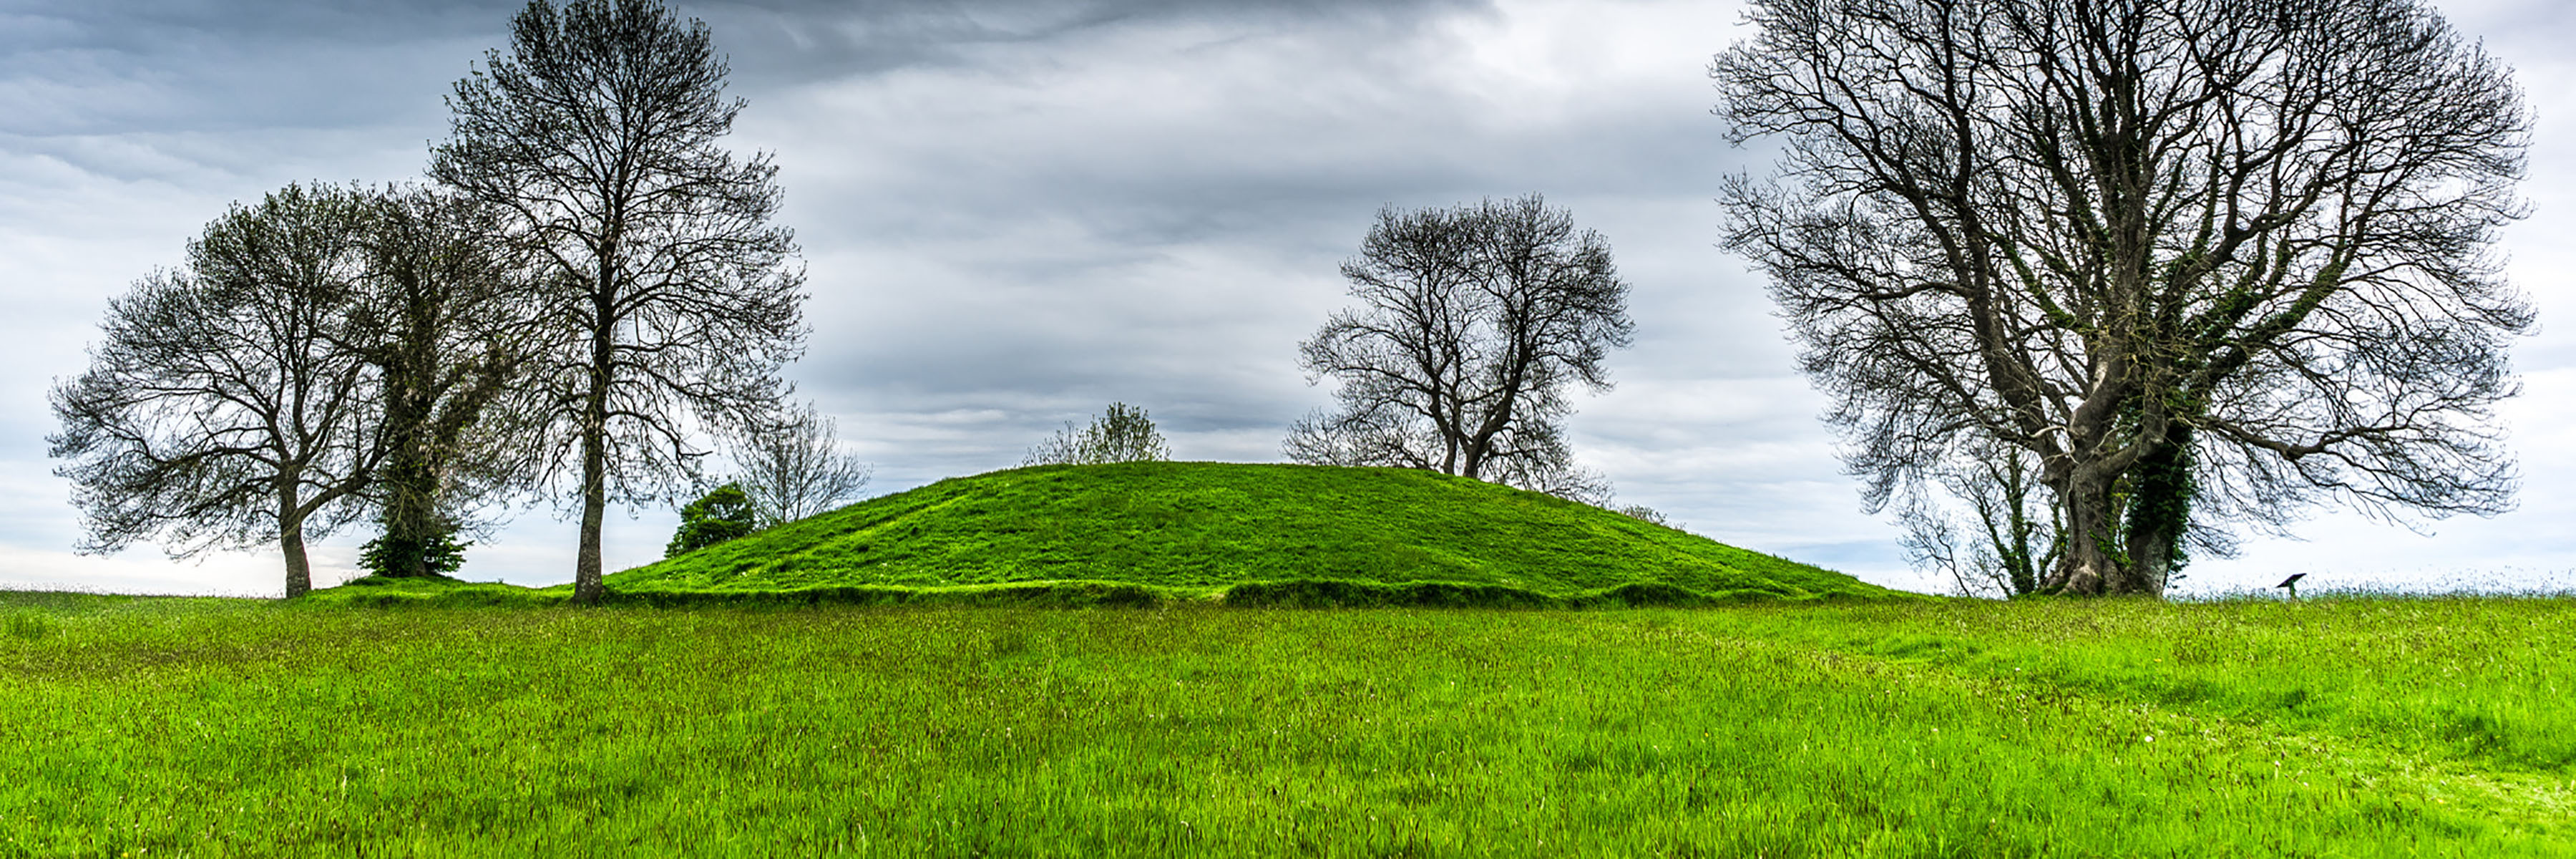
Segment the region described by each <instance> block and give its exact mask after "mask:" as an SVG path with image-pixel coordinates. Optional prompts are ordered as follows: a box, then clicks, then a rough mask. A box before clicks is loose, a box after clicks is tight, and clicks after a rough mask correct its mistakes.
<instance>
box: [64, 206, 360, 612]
mask: <svg viewBox="0 0 2576 859" xmlns="http://www.w3.org/2000/svg"><path fill="white" fill-rule="evenodd" d="M365 214H366V213H365V203H364V199H363V197H362V196H361V195H359V194H357V193H355V192H353V191H349V190H345V189H339V188H333V187H330V186H323V185H314V186H304V185H289V186H287V187H286V188H284V189H281V190H279V191H276V192H274V193H271V194H269V195H267V197H265V198H264V199H262V200H261V201H260V203H259V204H258V205H257V206H249V207H245V206H239V205H236V206H234V207H232V209H231V210H229V211H227V212H225V213H224V215H223V217H221V218H218V219H216V220H215V221H214V222H213V223H212V224H209V225H207V227H206V231H205V233H204V234H203V235H202V236H200V237H199V238H198V239H197V240H195V241H193V242H190V243H189V245H188V255H187V258H188V262H187V265H186V266H185V267H184V268H182V269H180V270H177V271H165V272H160V273H156V274H153V275H151V276H148V277H145V278H144V279H142V280H141V281H138V282H137V283H136V284H135V285H134V289H133V291H132V292H130V293H127V294H126V295H125V296H124V297H123V298H120V299H117V300H116V301H113V302H111V303H110V304H109V305H108V313H107V319H106V320H105V321H104V322H103V323H101V326H100V327H101V329H102V334H103V335H104V339H103V340H102V341H101V342H100V343H98V344H97V345H95V346H93V347H91V349H90V368H89V371H88V372H86V373H83V374H82V375H81V376H80V377H79V378H77V379H74V380H71V381H70V382H67V383H59V384H57V385H56V386H55V388H54V389H53V392H52V402H53V409H54V415H55V416H56V417H57V418H58V419H59V420H60V421H61V422H62V431H61V432H59V433H57V434H55V435H53V436H51V437H50V438H49V439H48V440H49V441H50V442H51V443H52V454H53V455H54V456H55V457H57V458H60V459H64V460H67V462H65V463H64V464H63V465H62V466H61V467H59V468H58V469H56V471H55V473H56V474H60V475H62V476H64V477H68V478H70V479H71V480H72V484H73V489H72V503H73V505H74V506H76V507H78V508H80V510H81V513H82V518H83V519H84V520H85V524H86V525H87V527H88V530H89V536H88V538H87V539H86V540H85V541H84V542H83V543H82V545H81V550H82V551H84V552H91V553H108V552H114V551H116V550H118V549H121V548H123V547H125V546H127V545H129V544H131V543H132V542H133V541H135V540H140V539H147V538H151V539H157V540H159V541H160V543H161V545H162V547H163V548H164V549H165V550H166V551H168V552H169V553H170V554H171V556H172V557H185V556H189V555H194V554H196V553H198V552H201V551H204V550H206V549H209V548H225V549H234V548H248V547H250V546H253V545H256V544H258V543H262V542H267V541H272V540H273V541H275V542H276V544H277V546H278V548H279V550H280V551H281V552H283V553H284V554H285V556H286V595H287V596H289V597H296V596H302V595H303V594H304V593H305V592H306V591H309V590H311V589H312V586H313V574H312V565H311V562H310V561H309V560H308V559H307V557H306V555H305V540H306V538H308V537H321V536H325V535H327V534H329V533H330V531H331V530H332V529H333V528H334V527H336V526H338V525H341V524H344V523H346V522H347V521H349V520H350V519H351V518H353V514H354V513H355V512H357V511H358V510H359V509H360V508H359V507H357V506H356V505H351V504H346V503H342V502H344V501H346V500H348V499H349V498H350V496H351V495H352V494H353V493H355V492H358V491H359V490H361V489H363V488H364V487H365V486H366V483H367V479H368V477H369V475H370V474H372V473H373V470H374V468H375V466H376V463H377V462H378V460H379V459H380V458H381V457H382V453H383V446H382V444H381V435H380V432H379V430H380V427H379V426H378V425H376V424H375V423H374V422H373V421H374V419H376V418H377V417H378V416H379V415H380V414H381V411H380V409H379V408H378V404H377V403H376V402H375V401H374V400H373V399H372V394H373V393H374V392H375V391H376V390H377V387H376V385H375V381H374V379H373V376H372V374H371V373H370V368H369V365H368V364H367V362H365V361H364V360H361V358H360V357H359V355H358V354H357V353H356V352H354V351H353V350H351V349H349V348H348V347H347V344H348V343H350V342H353V341H354V340H356V339H357V337H356V331H355V329H353V328H352V326H351V325H350V319H349V317H348V314H347V313H346V312H345V311H346V309H347V308H349V307H350V306H352V305H354V304H355V303H356V300H357V298H358V296H359V293H360V287H359V284H358V280H359V278H360V277H361V275H362V273H363V270H364V255H363V254H362V253H360V252H359V248H358V247H357V245H356V244H355V243H354V238H355V237H356V236H359V235H361V234H362V233H363V231H364V221H365Z"/></svg>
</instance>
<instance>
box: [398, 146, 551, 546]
mask: <svg viewBox="0 0 2576 859" xmlns="http://www.w3.org/2000/svg"><path fill="white" fill-rule="evenodd" d="M369 203H370V206H369V217H368V223H367V227H368V228H367V229H366V230H365V231H364V232H363V233H361V234H360V235H359V240H360V242H361V244H362V245H363V247H364V252H365V257H366V261H367V266H366V269H365V275H364V281H363V285H364V288H362V289H361V290H359V294H358V296H357V298H358V300H357V301H356V302H355V305H354V313H353V320H354V327H355V331H354V332H353V336H356V337H358V338H360V342H358V343H354V344H351V345H352V346H353V348H355V349H357V350H358V351H359V354H360V355H361V356H362V357H363V359H364V360H366V361H367V362H368V363H369V364H372V365H374V367H375V368H376V371H377V372H376V378H377V379H378V380H379V384H380V385H381V387H382V390H381V391H380V393H379V396H378V402H379V403H380V404H381V407H382V409H383V421H382V426H383V431H384V436H385V439H384V444H385V459H384V463H383V467H382V468H380V469H379V473H378V474H377V476H376V479H375V480H374V481H373V483H372V486H371V487H370V489H369V490H368V491H367V493H366V495H367V498H368V500H369V501H370V502H371V503H373V504H374V505H375V506H376V508H377V511H378V518H379V522H380V523H381V524H382V526H383V533H382V535H381V536H379V537H378V538H377V539H376V540H375V541H373V542H371V543H369V544H368V546H367V547H366V551H365V552H363V553H362V554H361V562H362V564H365V565H366V566H368V567H369V568H370V569H372V570H373V571H374V572H375V573H377V574H380V575H387V576H428V575H432V574H434V573H435V574H445V573H450V572H453V571H454V568H455V566H456V565H457V564H460V563H462V560H463V559H462V556H461V554H460V553H461V552H462V548H463V547H462V545H461V544H460V543H458V542H457V540H456V535H457V533H458V532H459V531H460V530H461V529H463V528H464V527H465V526H466V524H467V520H468V519H470V518H472V510H473V508H474V507H476V506H477V505H478V504H481V503H485V502H488V501H489V500H491V499H492V498H493V496H495V495H496V494H498V493H499V492H502V491H506V490H509V489H511V488H512V487H514V486H516V485H517V484H518V483H519V482H520V481H521V480H523V479H524V478H525V477H526V473H527V466H528V465H529V463H528V462H527V460H528V458H529V453H530V452H531V450H532V449H533V446H532V445H531V444H530V442H531V441H532V439H531V438H530V435H531V432H530V431H531V430H533V429H534V428H535V427H534V426H532V423H533V422H531V421H528V420H525V419H524V418H523V417H522V416H523V415H525V414H527V413H528V412H530V411H534V410H530V409H526V408H524V407H525V406H527V405H528V404H527V403H523V402H516V400H522V399H526V396H525V395H524V391H523V386H521V385H519V384H517V383H518V382H519V381H520V378H521V376H522V375H523V374H524V372H525V371H526V369H527V367H528V365H529V363H530V362H531V361H533V360H534V359H535V358H536V357H537V355H538V354H539V352H540V348H541V346H542V341H541V340H540V338H541V337H542V336H543V335H544V333H545V332H543V331H542V330H540V329H539V327H538V326H537V325H536V324H535V323H536V321H537V320H536V319H535V318H534V315H533V311H534V310H535V308H533V307H532V306H530V302H528V301H527V298H528V294H529V289H528V287H527V284H526V283H525V278H524V266H522V265H521V264H520V262H521V261H520V260H519V258H518V256H517V255H516V254H514V253H512V250H513V249H512V248H511V246H510V245H509V244H508V243H507V242H506V241H504V239H505V238H506V237H505V236H504V235H503V233H502V229H501V223H500V219H499V217H498V214H499V213H498V212H497V211H496V210H494V209H492V208H490V207H488V206H484V205H481V204H479V203H477V202H475V201H473V200H471V199H468V198H464V197H461V196H457V195H454V194H448V193H442V192H439V191H436V190H432V189H426V188H400V187H395V188H387V189H386V190H385V191H384V192H383V193H381V194H378V195H374V197H373V198H372V199H371V200H370V201H369ZM496 406H497V407H496Z"/></svg>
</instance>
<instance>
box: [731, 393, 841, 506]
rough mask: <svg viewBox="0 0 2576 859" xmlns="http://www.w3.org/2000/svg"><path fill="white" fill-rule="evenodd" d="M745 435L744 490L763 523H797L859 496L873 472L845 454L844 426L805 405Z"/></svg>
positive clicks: (741, 448)
mask: <svg viewBox="0 0 2576 859" xmlns="http://www.w3.org/2000/svg"><path fill="white" fill-rule="evenodd" d="M756 426H757V429H755V430H754V431H752V432H748V433H745V434H744V435H743V438H742V439H741V440H740V441H739V443H738V444H737V447H736V452H735V454H734V460H735V462H736V464H737V465H740V466H741V467H742V475H741V477H740V478H739V479H737V480H735V481H734V482H735V484H736V485H739V486H741V487H742V489H743V491H744V493H746V494H747V496H748V497H749V498H750V499H751V505H752V507H753V508H754V509H756V510H758V511H759V513H760V518H761V519H763V520H765V521H764V522H763V523H762V526H763V527H768V526H771V525H777V524H779V523H782V522H794V521H796V520H798V519H803V518H805V517H808V516H812V515H814V514H817V513H821V512H824V511H826V510H830V509H832V508H833V507H834V506H836V505H838V504H840V503H841V502H842V501H846V500H849V499H850V498H853V497H856V496H857V495H858V494H859V490H860V489H861V488H864V487H866V486H867V485H868V476H869V475H870V474H871V473H872V472H873V471H874V469H871V468H870V467H869V466H868V465H867V464H866V463H862V462H860V461H859V460H858V458H857V457H854V456H851V455H849V454H846V453H842V452H841V439H840V424H839V422H838V421H835V420H833V419H832V418H830V417H828V416H825V415H823V414H821V413H819V412H817V411H815V410H814V404H812V403H807V404H805V405H804V406H802V407H800V408H796V409H793V410H790V411H788V412H786V413H785V414H784V415H781V416H780V417H778V418H777V419H775V420H768V421H763V422H761V423H760V424H758V425H756Z"/></svg>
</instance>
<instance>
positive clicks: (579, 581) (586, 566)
mask: <svg viewBox="0 0 2576 859" xmlns="http://www.w3.org/2000/svg"><path fill="white" fill-rule="evenodd" d="M603 269H605V267H604V266H603ZM599 304H600V307H599V308H598V310H597V312H598V313H599V314H600V316H601V318H602V319H605V318H606V317H607V315H608V308H607V306H606V305H607V302H605V301H601V302H599ZM614 330H615V329H614V328H613V327H610V326H607V325H602V326H601V328H600V330H597V331H594V332H593V333H592V335H591V350H590V358H591V364H590V391H589V392H588V393H587V394H586V395H585V396H584V397H583V398H582V415H581V554H580V555H579V557H578V558H577V559H576V560H575V561H574V567H573V574H572V601H573V603H574V604H576V605H592V604H596V603H598V602H599V598H600V596H601V595H603V594H605V593H607V591H608V586H607V584H606V583H605V582H604V581H603V579H602V577H601V572H600V550H599V541H600V526H601V524H602V523H603V521H604V520H606V519H607V516H608V382H609V373H610V366H611V365H610V360H609V359H610V357H611V355H612V354H613V353H612V351H611V348H610V340H609V338H610V337H612V336H613V332H614Z"/></svg>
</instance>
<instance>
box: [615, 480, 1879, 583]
mask: <svg viewBox="0 0 2576 859" xmlns="http://www.w3.org/2000/svg"><path fill="white" fill-rule="evenodd" d="M1068 583H1091V584H1095V585H1099V586H1104V587H1120V588H1144V589H1150V590H1152V591H1156V592H1161V593H1166V594H1172V593H1177V594H1181V595H1200V596H1207V595H1215V594H1218V593H1223V594H1224V595H1225V599H1226V601H1228V602H1230V603H1262V602H1274V603H1275V602H1287V603H1300V602H1315V603H1332V604H1353V603H1372V602H1415V603H1419V602H1435V603H1436V602H1458V603H1481V604H1494V603H1511V602H1516V601H1517V602H1529V603H1538V604H1545V603H1563V602H1566V601H1569V600H1571V601H1576V602H1580V601H1583V600H1585V599H1599V598H1608V599H1616V600H1621V601H1628V602H1692V601H1698V600H1703V599H1731V598H1748V597H1750V598H1787V599H1802V598H1810V597H1818V596H1878V595H1885V594H1889V593H1891V592H1889V591H1886V590H1884V589H1882V588H1878V587H1875V586H1872V585H1868V584H1865V583H1862V582H1860V581H1858V580H1856V579H1853V578H1851V577H1849V576H1845V575H1843V574H1840V573H1835V572H1832V571H1828V570H1823V569H1819V568H1816V567H1813V566H1809V565H1806V564H1799V563H1795V562H1791V561H1786V560H1782V559H1780V558H1775V557H1772V556H1769V555H1764V554H1760V553H1757V552H1750V551H1746V550H1743V549H1738V548H1735V547H1732V546H1727V545H1724V544H1721V543H1717V542H1715V541H1712V540H1709V539H1707V538H1704V537H1700V536H1697V535H1693V534H1689V533H1686V532H1682V531H1677V530H1674V529H1671V528H1665V527H1662V526H1659V525H1654V524H1652V523H1648V522H1643V521H1639V520H1637V519H1634V518H1631V517H1627V516H1623V515H1619V514H1617V513H1612V512H1609V511H1606V510H1601V509H1599V508H1595V507H1590V506H1586V505H1582V504H1576V503H1573V502H1569V501H1565V500H1563V499H1559V498H1555V497H1552V496H1548V495H1543V494H1539V493H1535V492H1524V491H1521V490H1517V489H1512V488H1509V487H1504V486H1499V485H1495V484H1489V483H1483V482H1479V481H1475V480H1468V479H1465V478H1458V477H1450V476H1447V475H1441V474H1434V473H1429V472H1423V471H1415V470H1408V469H1390V468H1328V467H1317V466H1298V465H1241V464H1225V463H1180V462H1150V463H1128V464H1120V465H1096V466H1043V467H1035V468H1021V469H1014V470H1009V471H997V472H992V473H988V474H980V475H975V476H973V477H961V478H955V479H951V480H944V481H941V482H938V483H935V484H931V485H929V486H924V487H921V488H919V489H914V490H912V491H909V492H903V493H898V494H895V495H889V496H886V497H883V498H877V499H874V500H870V501H866V502H863V503H860V504H855V505H852V506H849V507H845V508H842V509H840V510H837V511H834V512H831V513H826V514H823V515H820V516H816V517H813V518H811V519H806V520H804V521H800V522H793V523H789V524H786V525H782V526H779V527H777V528H774V529H771V530H769V531H766V532H763V533H760V534H756V535H753V536H751V537H747V538H744V539H741V540H736V541H733V542H730V543H724V544H720V545H716V546H712V547H708V548H706V549H702V550H699V551H696V552H692V553H690V554H687V555H683V556H681V557H677V558H672V559H668V560H665V561H662V562H660V563H656V564H651V565H648V566H644V567H638V568H635V569H632V570H627V571H624V572H621V573H617V574H614V575H611V576H609V578H608V585H609V587H610V588H611V589H612V590H614V591H616V592H617V593H620V594H623V595H630V596H637V597H646V598H651V597H654V596H678V595H690V594H703V595H720V594H738V595H744V596H752V595H760V594H780V593H797V592H816V591H819V590H829V589H865V590H869V591H876V590H880V589H955V588H1000V589H1014V588H1018V589H1025V588H1028V587H1031V586H1034V585H1038V584H1044V585H1046V586H1049V587H1062V586H1065V585H1066V584H1068Z"/></svg>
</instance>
